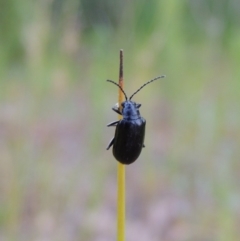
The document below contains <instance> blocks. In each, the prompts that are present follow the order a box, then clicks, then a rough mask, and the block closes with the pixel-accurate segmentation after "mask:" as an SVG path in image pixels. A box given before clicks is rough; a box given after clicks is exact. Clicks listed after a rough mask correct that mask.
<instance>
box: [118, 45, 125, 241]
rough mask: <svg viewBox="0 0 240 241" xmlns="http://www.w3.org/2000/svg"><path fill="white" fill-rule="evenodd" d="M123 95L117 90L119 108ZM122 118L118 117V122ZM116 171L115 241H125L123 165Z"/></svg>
mask: <svg viewBox="0 0 240 241" xmlns="http://www.w3.org/2000/svg"><path fill="white" fill-rule="evenodd" d="M119 85H120V86H121V87H122V88H123V50H122V49H121V50H120V70H119ZM122 102H123V93H122V91H121V90H120V89H119V94H118V103H119V106H120V108H121V103H122ZM121 118H122V117H121V116H120V115H119V120H120V119H121ZM117 168H118V171H117V190H118V191H117V192H118V194H117V241H124V240H125V165H123V164H121V163H120V162H119V163H118V166H117Z"/></svg>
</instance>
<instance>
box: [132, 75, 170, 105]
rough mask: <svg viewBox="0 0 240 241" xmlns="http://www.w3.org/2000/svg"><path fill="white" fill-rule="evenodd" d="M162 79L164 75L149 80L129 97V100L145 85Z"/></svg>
mask: <svg viewBox="0 0 240 241" xmlns="http://www.w3.org/2000/svg"><path fill="white" fill-rule="evenodd" d="M164 77H166V75H161V76H158V77H156V78H154V79H152V80H149V81H148V82H147V83H145V84H144V85H142V86H141V87H140V88H139V89H138V90H137V91H135V92H134V93H133V94H132V95H131V96H130V98H129V100H131V99H132V97H133V96H134V95H136V94H137V93H138V92H139V91H140V90H141V89H142V88H143V87H145V86H146V85H148V84H150V83H152V82H153V81H155V80H157V79H160V78H164Z"/></svg>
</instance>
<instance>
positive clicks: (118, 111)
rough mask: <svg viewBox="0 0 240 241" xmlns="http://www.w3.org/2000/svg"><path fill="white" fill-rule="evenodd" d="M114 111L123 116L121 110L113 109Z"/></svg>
mask: <svg viewBox="0 0 240 241" xmlns="http://www.w3.org/2000/svg"><path fill="white" fill-rule="evenodd" d="M112 110H113V111H115V112H117V113H118V114H119V115H122V113H121V112H120V110H119V109H118V108H115V107H113V108H112Z"/></svg>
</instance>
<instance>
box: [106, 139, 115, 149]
mask: <svg viewBox="0 0 240 241" xmlns="http://www.w3.org/2000/svg"><path fill="white" fill-rule="evenodd" d="M113 143H114V137H113V138H112V140H111V141H110V142H109V144H108V146H107V150H109V148H110V147H111V146H112V145H113Z"/></svg>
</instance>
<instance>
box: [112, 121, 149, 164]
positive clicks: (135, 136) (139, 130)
mask: <svg viewBox="0 0 240 241" xmlns="http://www.w3.org/2000/svg"><path fill="white" fill-rule="evenodd" d="M145 125H146V121H145V119H144V118H142V117H140V118H138V119H136V120H131V121H129V120H124V119H122V120H121V121H120V122H119V123H118V125H117V126H116V131H115V138H114V144H113V155H114V157H115V158H116V159H117V160H118V161H119V162H121V163H122V164H131V163H133V162H134V161H135V160H136V159H137V158H138V157H139V155H140V153H141V151H142V147H143V144H144V136H145Z"/></svg>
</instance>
